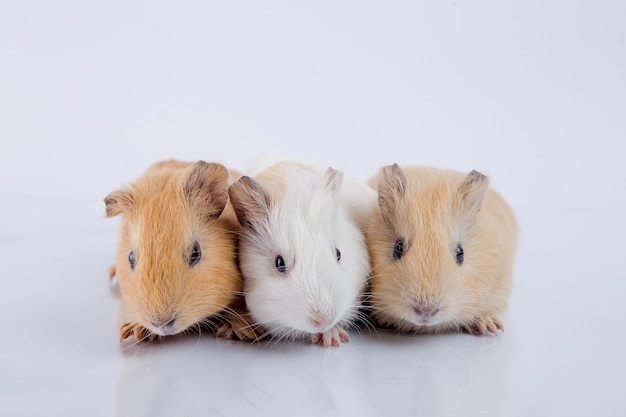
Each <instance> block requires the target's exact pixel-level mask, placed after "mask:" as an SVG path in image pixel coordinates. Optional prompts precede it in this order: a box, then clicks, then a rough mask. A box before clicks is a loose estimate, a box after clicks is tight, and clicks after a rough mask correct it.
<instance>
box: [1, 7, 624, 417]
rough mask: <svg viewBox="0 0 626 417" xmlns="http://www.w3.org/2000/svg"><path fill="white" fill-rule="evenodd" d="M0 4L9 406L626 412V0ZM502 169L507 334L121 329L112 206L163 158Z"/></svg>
mask: <svg viewBox="0 0 626 417" xmlns="http://www.w3.org/2000/svg"><path fill="white" fill-rule="evenodd" d="M263 3H264V5H261V2H245V3H241V2H211V3H210V4H204V3H201V2H190V3H185V4H180V3H176V4H174V3H165V2H163V3H158V4H157V3H156V2H149V3H148V2H143V3H139V2H135V3H133V4H127V3H126V2H119V3H117V4H112V3H110V2H107V3H102V4H100V5H94V4H87V3H84V2H77V3H76V4H73V5H69V4H66V5H59V4H56V3H55V4H53V3H52V2H39V3H38V4H37V2H28V3H26V2H2V3H1V4H0V56H1V57H2V64H1V65H0V140H1V143H2V145H1V146H2V148H1V149H2V152H0V207H1V208H0V210H1V211H0V213H1V216H0V245H1V247H0V265H2V288H3V291H2V302H1V303H0V316H1V317H2V318H3V331H2V339H0V415H2V416H22V415H25V416H34V415H50V414H51V415H76V416H86V415H89V416H98V415H114V414H116V415H119V416H143V415H146V416H151V417H154V416H160V415H209V416H239V415H246V416H249V415H259V416H261V415H272V416H274V415H289V416H295V415H360V416H378V415H424V416H430V415H432V416H448V415H449V416H454V415H465V416H472V415H474V416H526V415H528V416H553V415H567V416H587V415H607V416H609V415H611V416H620V415H626V403H624V401H623V395H624V392H626V360H625V359H624V354H623V353H620V352H622V351H623V346H624V341H625V338H624V332H623V330H622V324H623V322H624V319H625V318H626V307H625V304H624V294H625V293H626V280H625V278H626V276H625V274H624V266H623V262H622V261H623V258H624V255H623V251H624V235H625V234H626V220H624V217H625V216H624V215H625V214H626V197H625V193H624V182H625V180H626V164H625V163H624V161H625V160H626V114H625V109H626V45H625V42H626V41H625V39H626V3H624V2H623V1H612V2H611V1H596V2H585V3H582V2H575V4H574V3H572V2H566V1H560V2H559V1H525V2H515V3H513V2H498V1H471V2H470V1H455V2H452V1H437V2H435V1H429V2H427V1H418V2H404V3H402V4H399V3H394V4H388V3H390V2H386V3H383V2H345V3H342V4H335V2H316V3H312V4H311V5H309V6H301V5H300V6H296V5H294V4H292V3H291V2H269V3H268V2H263ZM166 157H177V158H181V159H188V160H194V159H205V160H216V161H221V162H223V163H225V164H227V165H229V166H231V167H235V168H239V169H245V168H246V167H247V166H248V165H249V164H250V163H251V162H253V161H255V160H257V159H258V158H261V159H278V158H292V159H300V160H312V161H315V162H318V163H324V164H329V165H330V164H332V165H335V166H338V167H344V168H345V169H346V170H347V171H350V172H352V173H353V174H355V175H357V176H361V177H363V178H365V177H367V176H370V175H372V174H373V173H374V172H375V171H376V169H377V168H378V166H380V165H381V164H387V163H391V162H399V163H413V164H429V165H436V166H441V167H450V168H457V169H461V170H469V169H472V168H475V169H478V170H481V171H483V172H486V173H489V174H490V175H491V179H492V183H493V184H494V186H495V187H496V188H497V189H499V190H500V191H501V192H502V193H503V194H504V196H505V197H506V198H507V199H508V200H509V202H510V203H511V204H512V206H513V207H514V209H515V210H516V212H517V215H518V217H519V222H520V229H521V237H520V245H519V252H518V257H517V264H516V274H515V289H514V293H513V297H512V301H511V307H510V309H509V312H508V314H507V317H506V319H505V325H506V331H505V333H504V334H502V335H500V336H498V337H483V338H481V337H472V336H468V335H442V336H428V337H410V336H403V335H396V334H394V333H390V332H383V331H379V332H378V333H375V334H367V333H366V334H363V335H353V337H352V341H351V342H350V343H349V344H347V345H345V346H342V347H341V348H339V349H328V350H324V349H321V348H319V347H316V346H309V345H306V344H273V345H245V344H241V343H237V342H227V341H224V340H216V339H214V338H213V337H212V336H211V335H203V336H202V337H189V338H186V339H173V340H167V341H165V342H161V343H154V344H152V345H142V346H139V347H132V346H129V345H127V344H123V345H121V346H120V345H119V344H118V342H117V334H118V333H117V332H118V328H117V314H118V311H119V304H120V299H119V298H118V297H117V296H116V294H115V292H114V291H111V289H110V288H109V287H108V284H107V276H106V270H107V268H108V266H109V265H110V263H111V262H112V258H113V253H114V248H115V233H116V227H117V223H116V221H114V220H105V219H103V212H104V204H103V203H102V197H104V196H105V195H106V194H107V193H108V192H110V191H111V190H113V189H114V188H116V187H117V186H119V185H120V184H121V183H123V182H125V181H127V180H130V179H132V178H134V177H136V176H137V175H139V174H140V173H141V172H142V171H143V170H144V169H145V168H146V167H147V166H148V165H150V164H151V163H152V162H154V161H156V160H159V159H162V158H166Z"/></svg>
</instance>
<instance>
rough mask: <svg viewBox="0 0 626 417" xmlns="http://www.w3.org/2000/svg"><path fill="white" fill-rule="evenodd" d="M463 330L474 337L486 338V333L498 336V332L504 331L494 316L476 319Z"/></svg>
mask: <svg viewBox="0 0 626 417" xmlns="http://www.w3.org/2000/svg"><path fill="white" fill-rule="evenodd" d="M463 329H464V330H465V331H466V332H468V333H469V334H473V335H476V336H486V335H487V333H491V334H494V335H495V334H498V331H504V326H503V325H502V322H501V321H500V319H498V318H497V317H496V316H486V317H478V318H476V319H474V321H473V322H472V323H470V324H468V325H465V326H464V327H463Z"/></svg>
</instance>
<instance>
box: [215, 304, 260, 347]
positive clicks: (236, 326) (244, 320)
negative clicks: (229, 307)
mask: <svg viewBox="0 0 626 417" xmlns="http://www.w3.org/2000/svg"><path fill="white" fill-rule="evenodd" d="M226 319H227V320H228V321H227V322H225V323H222V325H221V326H220V327H219V328H218V329H217V337H223V338H225V339H227V340H231V339H234V338H235V337H237V339H239V340H243V341H254V340H257V339H258V338H259V335H258V334H257V332H256V330H258V329H259V327H258V326H257V325H255V324H252V317H251V316H250V315H249V314H246V313H238V312H234V311H233V312H229V313H227V314H226Z"/></svg>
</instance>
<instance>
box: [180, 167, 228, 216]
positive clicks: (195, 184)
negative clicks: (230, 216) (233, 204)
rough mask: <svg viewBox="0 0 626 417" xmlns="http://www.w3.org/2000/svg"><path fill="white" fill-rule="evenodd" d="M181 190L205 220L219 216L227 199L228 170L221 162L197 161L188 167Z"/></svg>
mask: <svg viewBox="0 0 626 417" xmlns="http://www.w3.org/2000/svg"><path fill="white" fill-rule="evenodd" d="M183 192H184V193H185V196H187V198H188V199H189V202H190V203H191V204H193V205H194V206H195V207H196V208H197V210H198V211H199V212H200V213H202V214H203V215H204V216H206V218H207V220H210V219H214V218H216V217H219V215H220V214H222V211H224V207H226V201H227V200H228V170H227V169H226V168H225V167H224V166H223V165H221V164H216V163H213V162H204V161H198V162H196V163H195V164H193V165H192V166H191V167H190V168H189V173H188V174H187V176H186V177H185V179H184V182H183Z"/></svg>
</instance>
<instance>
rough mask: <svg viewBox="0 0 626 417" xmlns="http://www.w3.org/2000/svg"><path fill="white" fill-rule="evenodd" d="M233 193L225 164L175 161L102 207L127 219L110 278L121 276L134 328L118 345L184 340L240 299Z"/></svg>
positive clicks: (128, 327) (151, 171)
mask: <svg viewBox="0 0 626 417" xmlns="http://www.w3.org/2000/svg"><path fill="white" fill-rule="evenodd" d="M228 186H229V172H228V170H227V169H226V168H225V167H224V166H222V165H220V164H216V163H207V162H203V161H199V162H196V163H195V164H190V163H186V162H180V161H174V160H170V161H163V162H160V163H157V164H155V165H153V166H152V167H150V168H149V169H148V170H147V171H146V172H145V173H144V174H143V175H142V176H141V177H139V178H138V179H137V180H136V181H135V182H134V183H132V184H130V185H129V186H127V187H126V188H122V189H120V190H117V191H114V192H112V193H111V194H109V195H108V196H107V197H106V198H105V199H104V202H105V204H106V215H107V217H112V216H117V215H120V214H121V215H122V220H121V227H120V232H119V244H118V249H117V255H116V258H115V267H114V268H113V269H112V271H111V276H113V275H114V274H116V273H117V275H118V280H119V284H120V287H121V291H122V298H123V300H124V303H125V305H126V307H127V309H128V312H129V314H130V316H131V321H130V322H128V323H124V324H123V325H122V328H121V330H120V340H124V339H126V338H128V337H130V336H134V337H135V339H136V340H137V341H141V340H143V339H146V338H148V339H150V340H153V339H154V338H155V337H156V336H166V335H173V334H177V333H180V332H183V331H185V330H186V329H188V328H190V327H192V326H196V325H199V324H200V323H202V322H203V321H204V320H205V319H206V318H207V317H210V316H213V315H216V314H218V313H221V312H222V311H223V310H224V309H225V308H227V306H229V304H231V303H232V302H233V301H234V299H235V297H236V295H237V294H238V293H240V291H241V289H242V280H241V275H240V273H239V269H238V267H237V263H236V237H235V233H234V232H235V231H236V230H237V229H238V225H237V219H236V216H235V214H234V211H233V210H232V206H230V203H228ZM227 203H228V204H227Z"/></svg>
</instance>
